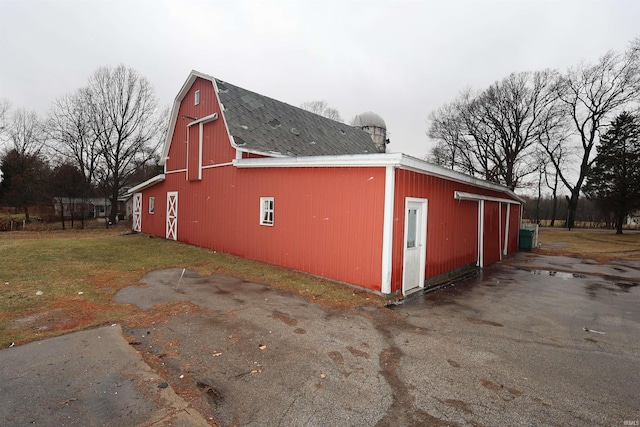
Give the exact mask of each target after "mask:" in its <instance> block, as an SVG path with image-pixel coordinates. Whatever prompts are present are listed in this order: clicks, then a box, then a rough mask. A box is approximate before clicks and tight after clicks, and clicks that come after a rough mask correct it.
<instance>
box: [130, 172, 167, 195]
mask: <svg viewBox="0 0 640 427" xmlns="http://www.w3.org/2000/svg"><path fill="white" fill-rule="evenodd" d="M164 178H165V175H164V174H160V175H156V176H154V177H153V178H150V179H148V180H146V181H145V182H142V183H140V184H138V185H136V186H135V187H131V188H130V189H129V191H127V194H133V193H137V192H139V191H142V190H144V189H145V188H149V187H151V186H153V185H156V184H157V183H159V182H162V181H164Z"/></svg>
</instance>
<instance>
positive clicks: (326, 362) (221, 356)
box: [0, 254, 640, 426]
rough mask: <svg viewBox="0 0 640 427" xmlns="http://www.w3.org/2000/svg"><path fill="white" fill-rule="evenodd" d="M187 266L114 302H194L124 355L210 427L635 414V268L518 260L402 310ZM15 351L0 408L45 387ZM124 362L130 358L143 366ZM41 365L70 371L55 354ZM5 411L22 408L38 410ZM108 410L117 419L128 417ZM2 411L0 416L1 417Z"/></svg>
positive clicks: (600, 421) (537, 421)
mask: <svg viewBox="0 0 640 427" xmlns="http://www.w3.org/2000/svg"><path fill="white" fill-rule="evenodd" d="M181 273H182V269H173V270H164V271H156V272H151V273H149V274H147V275H146V276H145V278H144V279H143V282H144V284H145V285H146V286H139V287H129V288H125V289H123V290H122V291H121V292H120V293H119V294H118V295H117V296H116V300H117V301H119V302H123V303H130V304H136V305H138V306H140V307H142V308H145V309H148V310H153V307H154V305H156V304H160V303H165V302H172V301H184V302H185V308H186V307H187V306H188V307H189V309H188V310H187V309H185V310H184V311H183V312H181V313H179V314H176V315H174V316H172V317H171V318H170V320H169V321H167V322H165V323H157V324H155V325H150V326H149V327H146V328H136V329H134V328H127V327H126V326H125V327H123V334H124V336H125V337H126V338H127V340H128V341H129V342H130V343H131V344H132V345H127V347H128V349H129V350H130V349H132V348H135V349H136V350H138V352H139V355H141V356H142V357H143V359H144V360H145V361H146V363H147V364H148V365H149V366H150V367H151V369H150V370H149V371H148V375H149V376H151V377H153V378H154V380H153V382H151V383H150V384H153V387H151V386H149V387H148V388H147V389H145V390H147V392H149V391H150V390H153V391H155V390H156V389H157V385H156V383H157V382H158V381H159V380H160V379H161V380H162V381H165V380H166V382H167V384H168V386H169V388H170V390H175V392H176V398H177V399H178V400H172V401H173V402H174V403H173V404H172V405H173V406H172V407H174V408H182V409H181V410H183V412H185V411H186V413H189V414H190V413H191V411H193V410H194V409H196V410H197V411H198V412H199V413H200V414H202V415H203V418H204V419H206V420H208V421H209V422H210V423H213V422H212V421H211V419H215V420H217V422H218V423H219V424H220V425H252V426H264V425H270V426H278V425H282V426H298V425H307V426H335V425H350V426H371V425H379V426H399V425H402V426H411V425H415V426H418V425H420V426H423V425H516V424H518V425H620V426H622V425H625V422H626V425H637V424H633V423H637V422H638V420H640V406H639V405H638V403H637V402H638V397H637V393H638V390H640V375H638V372H639V370H638V369H639V367H640V345H639V344H640V342H639V341H640V339H639V337H640V286H638V284H639V283H640V262H627V263H612V264H611V265H609V266H599V265H596V264H594V263H591V262H589V261H586V262H584V261H582V260H577V259H571V258H564V257H544V256H538V255H532V254H517V255H516V256H515V257H512V258H509V259H508V260H506V261H505V262H504V263H502V264H499V265H496V266H493V267H490V268H488V269H486V270H485V271H484V272H483V273H482V274H481V275H479V276H478V277H475V278H472V279H469V280H466V281H464V282H459V283H457V284H455V285H454V286H450V287H447V288H445V289H441V290H439V291H436V292H431V293H428V294H426V295H425V296H422V297H418V298H414V299H412V300H411V301H407V302H405V303H404V304H403V305H399V306H396V307H393V308H372V307H368V308H365V307H362V308H354V309H339V308H328V307H322V306H318V305H316V304H313V303H310V302H308V301H306V300H304V299H302V298H300V297H297V296H295V295H291V294H289V293H286V292H282V291H278V290H275V289H272V288H270V287H268V286H265V285H261V284H256V283H249V282H244V281H242V280H239V279H236V278H233V277H229V276H223V275H213V276H209V277H200V276H199V275H197V274H196V273H194V272H189V271H187V272H186V273H185V274H184V276H183V277H182V279H181V280H180V276H181ZM86 332H89V331H85V332H83V333H86ZM62 338H64V337H62ZM49 341H50V340H49ZM41 343H42V344H44V343H45V341H42V342H40V343H32V344H29V346H33V345H42V344H41ZM23 347H26V346H23ZM16 349H17V348H12V349H6V350H2V351H0V367H2V368H0V381H2V383H0V384H4V383H5V381H6V379H7V378H8V377H11V375H13V377H11V378H13V381H14V383H13V384H14V385H13V388H9V389H8V390H7V388H6V387H3V386H0V399H1V400H2V401H3V402H5V401H6V400H5V399H6V398H7V396H8V395H9V396H10V395H11V393H16V390H18V389H19V388H20V386H22V387H24V389H25V390H31V389H32V388H33V387H36V386H37V385H38V378H42V377H39V376H38V375H40V374H39V373H38V372H39V371H38V369H39V368H38V366H32V365H28V364H25V363H24V362H23V363H22V365H21V366H22V371H23V374H22V375H21V376H20V378H19V379H18V378H16V375H15V372H14V373H13V374H11V370H13V371H15V369H14V366H15V365H19V364H20V363H21V362H20V361H19V359H15V358H14V359H12V357H13V356H8V355H12V354H15V353H11V352H13V351H15V350H16ZM71 350H73V351H74V352H76V353H75V354H83V353H77V352H80V351H81V349H80V348H70V349H69V351H71ZM133 353H134V354H133V355H132V354H131V353H129V354H128V355H127V356H126V358H125V360H128V358H129V357H134V359H135V357H136V356H137V357H140V356H139V355H138V354H135V352H133ZM84 354H85V357H87V358H89V357H91V358H92V357H95V355H89V354H87V353H84ZM50 360H51V362H50V364H51V365H53V366H57V367H58V368H59V367H60V366H65V369H69V368H66V366H67V365H61V364H62V363H64V360H60V359H56V358H52V359H50ZM7 363H13V364H14V365H13V366H12V369H11V370H9V369H5V368H4V367H5V366H6V365H7ZM136 366H137V365H136ZM118 369H120V368H118ZM122 369H123V370H124V369H125V368H122ZM145 369H148V368H143V367H140V366H137V367H136V368H135V369H134V371H137V370H143V371H144V370H145ZM96 372H98V371H96ZM67 373H68V374H72V373H71V372H69V371H67ZM96 375H97V376H98V377H99V375H98V374H97V373H96ZM95 380H96V381H99V380H100V378H96V379H95ZM21 381H22V382H21ZM116 384H117V382H116ZM48 387H50V389H49V391H50V393H52V394H55V395H56V396H57V397H56V399H57V400H55V402H57V403H62V404H63V406H64V408H65V409H69V410H71V409H73V408H76V409H77V410H80V408H81V407H82V405H79V404H78V403H80V402H78V401H69V402H65V400H64V398H63V396H66V394H64V393H62V391H64V390H60V389H59V388H57V387H56V385H55V384H48ZM59 387H60V388H62V387H63V384H60V385H59ZM138 390H140V388H138ZM134 391H135V390H134ZM7 393H9V394H7ZM147 394H148V393H147ZM140 395H141V396H144V395H145V393H141V394H140ZM61 396H62V397H61ZM131 396H138V395H133V394H132V395H131ZM151 396H154V394H153V393H152V394H151ZM42 399H45V398H44V397H43V398H42ZM43 401H45V403H44V404H45V405H46V400H43ZM176 402H184V404H185V405H186V406H180V405H181V404H182V403H176ZM12 405H13V406H12V407H11V410H12V411H13V413H15V411H28V410H29V408H33V407H34V405H35V406H38V405H41V406H42V405H43V404H42V403H41V402H40V401H38V400H32V401H31V402H30V405H31V406H28V407H22V406H21V405H20V404H19V402H18V403H15V402H14V403H12ZM4 406H6V405H3V407H4ZM160 406H162V405H160ZM111 408H112V409H110V410H113V411H115V412H114V414H113V416H114V417H117V416H118V414H117V412H118V411H121V410H122V408H121V407H118V406H113V407H111ZM84 410H85V411H86V410H87V408H85V409H84ZM157 410H158V408H157V407H156V408H155V409H153V408H152V409H150V410H149V411H150V413H154V412H153V411H157ZM142 412H144V411H142ZM172 413H175V411H174V412H172ZM10 415H11V414H10V413H9V411H6V410H5V411H4V412H3V411H2V410H0V416H1V417H2V418H1V419H4V420H6V419H7V418H6V417H7V416H10ZM68 416H70V417H73V416H74V413H73V412H71V413H70V414H69V415H68ZM1 419H0V420H1ZM129 421H130V422H127V419H126V417H120V418H118V422H117V425H123V426H125V425H140V424H142V425H144V424H145V423H146V424H150V423H152V422H153V423H156V424H158V423H160V424H158V425H161V423H165V424H168V425H171V423H175V420H174V419H171V418H162V417H158V416H156V417H155V418H153V417H150V418H149V417H147V418H144V417H141V418H138V419H134V418H130V420H129ZM630 423H631V424H630ZM40 424H42V423H40ZM71 425H80V424H71ZM93 425H101V424H99V423H94V424H93ZM103 425H104V424H103Z"/></svg>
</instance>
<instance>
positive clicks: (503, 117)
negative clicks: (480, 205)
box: [428, 70, 560, 189]
mask: <svg viewBox="0 0 640 427" xmlns="http://www.w3.org/2000/svg"><path fill="white" fill-rule="evenodd" d="M556 80H557V75H556V73H554V72H552V71H548V70H546V71H540V72H535V73H531V72H524V73H513V74H511V75H509V76H508V77H506V78H504V79H503V80H501V81H499V82H496V83H494V84H493V85H491V86H490V87H489V88H487V89H486V90H484V91H482V92H480V93H477V94H474V93H472V92H471V91H470V90H466V91H464V92H463V93H461V95H460V96H459V97H458V99H456V100H455V101H454V102H453V103H451V104H448V105H445V106H444V107H442V108H440V109H439V110H437V111H436V112H434V113H432V114H431V115H430V118H429V121H430V127H429V131H428V135H429V137H430V138H432V139H435V140H436V141H438V142H439V145H438V146H437V148H438V150H439V152H438V153H437V154H438V155H439V156H440V159H441V160H442V159H445V160H446V161H447V163H449V165H450V166H451V167H453V168H454V169H458V170H460V171H462V172H465V173H469V174H472V175H475V176H481V177H482V178H484V179H487V180H489V181H494V182H498V183H502V184H504V185H507V186H508V187H510V188H512V189H515V188H516V187H518V186H520V185H521V184H522V179H523V178H524V177H526V176H527V175H529V174H531V173H533V172H534V171H535V170H536V168H537V164H536V162H532V161H529V160H528V157H529V156H530V155H532V154H533V152H534V146H535V145H536V144H537V142H538V141H539V140H540V138H541V137H542V136H543V135H544V133H545V130H546V129H548V128H553V127H555V126H556V125H557V124H558V123H560V118H559V117H560V114H559V112H558V109H557V107H556V97H555V93H554V91H553V88H554V87H555V83H556Z"/></svg>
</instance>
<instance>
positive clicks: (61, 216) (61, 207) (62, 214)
mask: <svg viewBox="0 0 640 427" xmlns="http://www.w3.org/2000/svg"><path fill="white" fill-rule="evenodd" d="M60 220H61V221H62V229H63V230H65V227H64V199H63V198H62V197H61V198H60Z"/></svg>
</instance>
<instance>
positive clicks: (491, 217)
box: [482, 201, 504, 266]
mask: <svg viewBox="0 0 640 427" xmlns="http://www.w3.org/2000/svg"><path fill="white" fill-rule="evenodd" d="M498 206H499V203H498V202H489V201H485V202H484V235H483V242H482V249H483V261H484V265H485V266H487V265H490V264H493V263H495V262H498V261H500V248H502V245H503V242H504V234H503V233H502V230H501V227H502V226H504V221H502V224H500V221H501V218H500V217H501V212H500V210H498Z"/></svg>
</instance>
